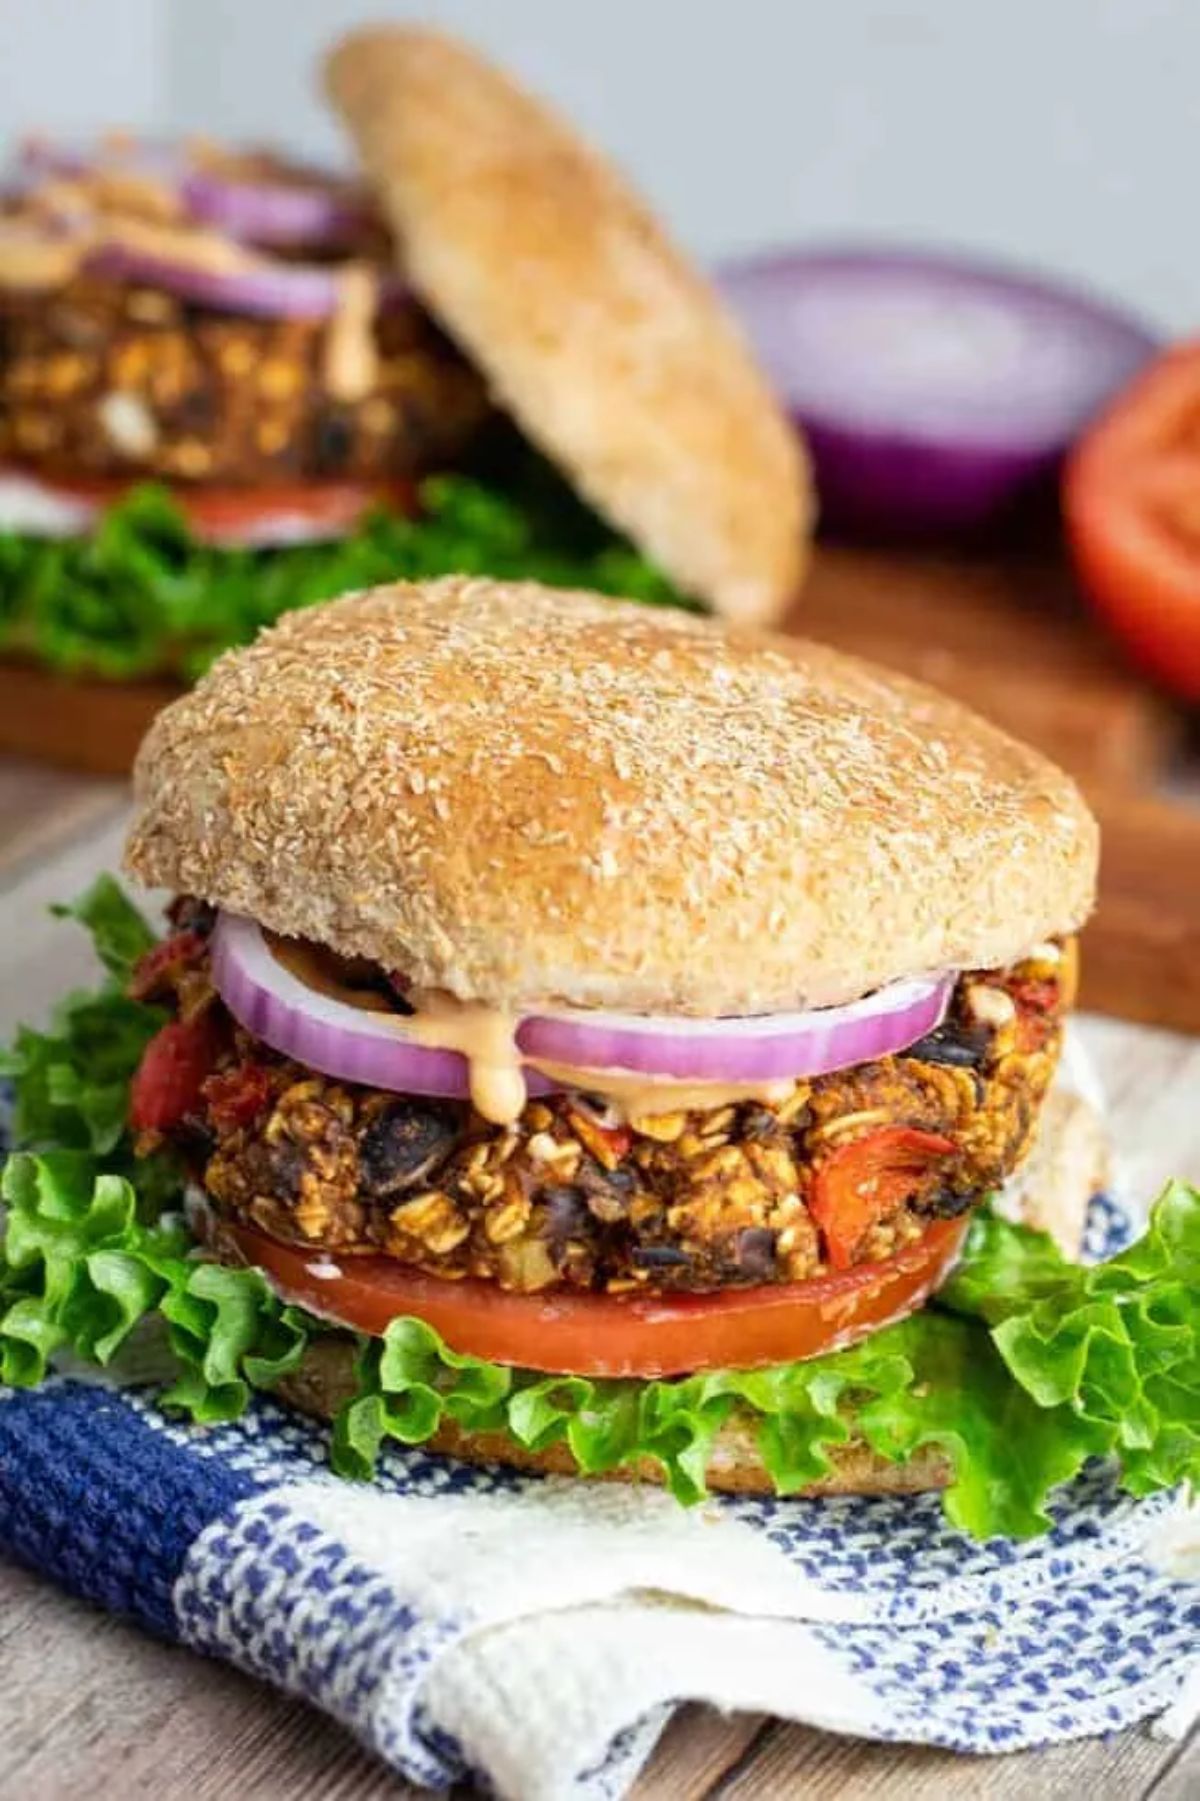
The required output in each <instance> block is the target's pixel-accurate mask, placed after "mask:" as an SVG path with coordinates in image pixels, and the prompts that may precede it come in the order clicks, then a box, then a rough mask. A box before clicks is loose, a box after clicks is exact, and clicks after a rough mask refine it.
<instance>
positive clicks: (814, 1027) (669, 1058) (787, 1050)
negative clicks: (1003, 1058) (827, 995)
mask: <svg viewBox="0 0 1200 1801" xmlns="http://www.w3.org/2000/svg"><path fill="white" fill-rule="evenodd" d="M953 986H954V983H953V979H952V978H951V977H949V976H941V977H931V978H930V979H928V980H925V981H911V982H893V983H891V984H890V986H889V987H887V988H881V989H880V990H879V991H878V992H877V993H875V994H869V995H866V996H864V997H863V999H862V1000H857V1001H851V1002H849V1003H848V1004H847V1005H846V1006H843V1007H815V1008H812V1009H810V1010H809V1011H807V1012H803V1013H776V1014H760V1015H757V1016H752V1017H749V1018H742V1019H672V1018H666V1017H664V1018H657V1019H648V1018H642V1017H640V1016H639V1015H637V1014H634V1013H599V1012H595V1013H593V1012H586V1013H583V1012H581V1013H566V1012H563V1013H541V1014H537V1015H535V1016H532V1017H530V1018H528V1019H525V1020H523V1021H522V1022H521V1025H520V1028H519V1030H518V1032H517V1043H518V1045H519V1046H520V1048H521V1050H522V1051H523V1052H524V1054H525V1056H526V1057H528V1058H530V1059H531V1060H532V1061H534V1062H545V1063H566V1064H570V1065H572V1066H573V1067H575V1068H584V1069H601V1070H621V1071H623V1072H624V1071H628V1072H629V1073H631V1074H635V1075H645V1076H655V1077H661V1078H663V1079H664V1080H667V1081H685V1082H773V1081H784V1080H788V1079H790V1078H793V1077H797V1076H801V1077H808V1076H824V1075H828V1074H829V1072H830V1071H831V1070H835V1069H848V1068H850V1067H851V1066H852V1065H853V1064H856V1063H869V1062H870V1061H871V1059H872V1058H874V1057H885V1056H888V1055H889V1054H890V1053H892V1052H894V1051H900V1050H903V1049H904V1048H905V1046H906V1045H909V1044H915V1043H916V1041H917V1039H918V1038H923V1037H924V1036H925V1034H926V1033H927V1032H931V1031H933V1029H934V1027H935V1026H938V1025H940V1024H941V1021H942V1018H943V1016H944V1015H945V1011H946V1006H947V1003H948V1002H949V999H950V993H951V990H952V988H953Z"/></svg>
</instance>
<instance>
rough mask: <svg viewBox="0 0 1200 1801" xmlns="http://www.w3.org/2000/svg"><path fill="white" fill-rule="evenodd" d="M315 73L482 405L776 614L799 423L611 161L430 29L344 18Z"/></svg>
mask: <svg viewBox="0 0 1200 1801" xmlns="http://www.w3.org/2000/svg"><path fill="white" fill-rule="evenodd" d="M326 81H327V86H328V89H329V93H330V95H331V96H332V99H333V101H334V103H335V105H336V106H337V108H338V110H339V112H340V113H341V116H342V118H343V119H344V121H345V123H346V125H347V127H348V128H349V131H350V134H351V136H352V137H353V139H354V141H355V144H356V146H357V149H358V152H359V155H360V157H361V159H362V162H363V163H364V165H365V167H366V171H367V175H368V178H369V179H370V180H371V182H372V184H373V185H374V186H375V188H376V189H377V191H378V193H379V195H380V197H381V199H382V201H383V204H384V206H385V208H386V210H387V212H388V214H389V216H390V221H391V224H392V227H393V229H394V231H395V233H396V236H397V240H398V243H399V246H400V253H401V256H402V258H403V266H404V269H405V272H406V275H407V277H408V279H409V281H410V282H411V284H412V286H413V288H414V289H415V291H416V293H417V294H418V296H419V298H420V299H421V301H422V302H423V304H424V305H425V306H426V308H427V309H428V311H429V312H430V313H431V314H432V315H433V316H434V318H435V319H437V320H438V322H439V323H440V324H441V325H443V326H444V327H445V329H446V330H447V331H448V332H449V334H450V336H451V337H453V338H454V339H455V340H456V341H457V343H458V344H459V346H460V348H461V349H462V350H463V351H464V352H465V353H466V354H467V356H468V357H469V358H470V360H471V361H472V362H473V363H475V365H476V366H477V367H478V368H479V369H480V370H481V371H482V372H483V373H484V375H485V376H486V377H487V379H488V382H489V383H490V385H491V387H492V389H493V391H494V394H495V396H496V398H497V400H498V401H499V403H500V405H501V406H502V407H503V408H504V409H505V410H506V411H507V412H508V413H509V414H511V416H512V417H513V418H514V419H515V420H516V421H517V423H518V424H519V425H520V426H521V428H522V430H523V431H524V432H525V434H526V436H527V437H528V438H529V439H530V440H531V441H532V442H533V443H534V444H536V445H537V446H538V447H539V449H541V450H542V451H544V452H545V453H546V455H548V456H549V457H550V458H551V459H552V460H554V461H555V462H556V463H558V464H559V465H560V466H561V467H562V468H563V470H564V471H565V473H566V474H567V475H568V476H569V477H570V478H571V480H572V481H573V482H574V484H575V486H576V487H577V489H578V490H579V492H580V493H581V494H583V495H584V496H585V497H586V498H587V499H588V500H589V501H590V502H591V503H592V505H593V506H594V507H595V508H596V510H597V511H598V512H599V513H601V514H602V515H603V516H604V517H605V518H606V519H608V520H609V521H610V522H611V523H612V524H613V525H614V526H617V527H618V528H620V529H621V530H622V531H624V532H626V533H627V534H628V535H629V536H630V537H631V538H632V539H633V540H634V541H635V542H636V543H637V544H638V545H639V547H640V548H641V549H642V550H643V551H644V552H645V553H646V554H647V555H648V556H649V557H650V558H651V559H653V560H654V561H655V562H657V563H658V564H659V566H660V567H661V568H662V569H664V570H665V571H666V572H667V573H668V574H669V575H670V576H671V578H672V579H673V580H674V581H675V582H676V583H677V584H678V585H679V586H680V587H681V588H683V589H684V590H685V591H686V592H687V593H690V594H693V595H695V596H697V597H698V598H700V599H702V600H705V601H708V602H709V603H711V605H713V606H714V607H715V608H716V609H717V611H718V612H720V613H723V614H726V615H727V616H728V617H730V618H735V619H740V620H752V621H756V622H769V621H771V620H774V619H777V618H778V617H779V616H780V614H781V613H782V612H783V610H784V608H785V606H786V605H787V603H788V601H789V600H790V598H791V597H792V595H793V594H794V593H795V591H796V589H797V587H798V586H799V582H800V578H801V575H802V573H803V569H804V566H805V563H806V562H807V556H808V543H809V539H810V536H811V529H812V520H813V501H812V492H811V487H810V483H809V476H808V468H807V463H806V460H805V458H804V455H803V452H802V450H801V446H800V442H799V439H798V437H797V435H796V433H795V431H794V429H793V428H792V426H790V425H789V424H788V422H787V421H786V420H785V418H784V416H783V414H782V412H781V410H780V408H779V406H778V405H777V404H776V402H775V400H774V399H773V397H772V395H771V393H770V391H769V389H768V387H767V384H766V381H765V379H764V378H763V376H762V374H761V373H760V371H759V370H758V368H757V366H756V365H755V363H754V361H753V359H752V357H751V354H750V352H749V350H748V348H747V346H746V344H745V343H744V341H743V340H742V338H741V336H740V334H739V332H738V330H737V328H736V326H735V325H734V323H733V321H732V320H731V318H730V317H729V316H728V314H727V313H726V311H725V310H724V307H723V306H722V304H721V302H720V301H719V300H718V298H717V296H716V294H715V293H714V292H713V291H712V289H711V288H710V287H709V285H708V283H707V282H706V281H705V280H704V279H703V278H702V277H701V276H700V274H699V273H698V271H697V270H696V269H694V268H693V267H692V266H691V264H690V263H689V262H688V261H687V259H686V258H685V257H683V256H682V255H681V254H680V252H679V251H678V249H677V248H676V247H675V246H674V245H673V244H672V243H671V242H670V240H669V239H668V238H667V236H666V235H665V234H664V232H663V231H662V229H661V228H660V226H659V225H658V223H657V222H656V220H655V219H654V218H653V217H652V216H651V214H650V213H649V212H648V210H647V209H646V207H645V206H644V205H643V203H642V202H641V200H640V199H639V198H638V197H637V196H636V195H635V194H634V193H633V192H632V191H631V190H630V189H629V187H628V186H627V185H626V183H625V181H624V180H623V179H622V177H621V176H620V175H619V174H618V172H617V171H616V170H615V169H614V168H612V167H611V166H610V165H609V163H608V162H607V161H606V160H605V159H604V158H603V157H601V156H599V155H598V154H597V153H596V152H595V151H594V150H593V149H592V148H591V147H590V146H589V145H588V144H586V143H585V142H584V141H582V140H581V139H580V137H579V136H578V135H577V133H576V132H575V130H574V129H573V127H572V126H571V125H570V124H569V123H568V122H567V121H566V120H565V119H563V118H560V117H559V116H558V114H557V113H555V112H553V111H552V110H551V109H550V108H549V107H547V106H545V105H544V104H543V103H542V102H541V101H540V100H537V99H535V98H534V97H533V96H532V95H530V94H528V93H526V92H525V91H524V89H522V88H521V87H519V86H518V85H517V84H516V83H515V82H513V81H512V80H511V79H510V78H509V77H508V76H507V75H505V74H503V73H501V71H500V70H499V69H496V68H494V67H493V66H492V64H490V63H489V62H487V61H486V60H485V59H484V58H483V57H481V56H479V55H478V54H477V53H476V52H475V51H474V50H472V49H470V48H468V47H467V46H466V45H464V44H461V43H459V42H456V41H455V40H454V39H452V38H448V37H444V36H442V35H441V34H440V33H438V32H435V31H430V30H424V29H421V28H419V27H403V26H390V27H389V26H381V27H378V28H372V29H367V30H363V31H358V32H355V33H354V34H353V35H351V36H350V37H347V38H345V39H344V40H343V41H342V42H341V43H340V44H339V45H338V46H337V47H336V48H335V50H334V51H333V52H332V54H331V55H330V56H329V58H328V61H327V64H326Z"/></svg>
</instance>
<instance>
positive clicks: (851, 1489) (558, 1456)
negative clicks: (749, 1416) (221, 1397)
mask: <svg viewBox="0 0 1200 1801" xmlns="http://www.w3.org/2000/svg"><path fill="white" fill-rule="evenodd" d="M353 1362H354V1351H353V1347H352V1345H351V1344H350V1342H349V1341H348V1340H346V1341H339V1340H337V1339H328V1340H326V1341H324V1342H323V1343H317V1344H314V1345H310V1347H309V1349H308V1351H307V1352H306V1354H305V1357H304V1361H303V1362H302V1363H301V1364H300V1367H299V1368H298V1369H295V1370H293V1371H291V1373H290V1374H289V1375H287V1376H284V1377H282V1378H281V1379H280V1381H279V1382H278V1383H276V1385H275V1393H276V1394H277V1395H278V1396H279V1398H280V1400H282V1401H286V1402H287V1404H288V1405H289V1406H290V1407H295V1408H297V1409H298V1410H299V1411H300V1412H302V1413H308V1414H311V1415H313V1416H314V1417H315V1418H317V1419H331V1418H332V1417H333V1415H334V1414H335V1413H336V1412H337V1411H338V1409H339V1408H340V1407H341V1406H342V1404H343V1402H345V1401H347V1400H349V1398H350V1397H351V1395H352V1394H353V1393H354V1372H353ZM421 1449H422V1450H424V1451H433V1452H436V1453H438V1454H440V1455H442V1456H446V1457H457V1458H459V1459H460V1460H461V1461H463V1462H464V1463H477V1464H489V1465H491V1466H493V1467H495V1466H497V1465H499V1466H501V1467H504V1468H507V1469H514V1470H524V1471H528V1472H529V1473H531V1474H539V1475H546V1476H551V1475H552V1476H580V1475H582V1472H581V1471H580V1469H579V1467H578V1465H577V1464H576V1462H575V1459H574V1457H573V1456H572V1455H571V1451H570V1448H569V1446H568V1445H566V1444H565V1443H563V1442H562V1441H561V1440H560V1441H559V1442H558V1443H556V1444H552V1445H549V1446H547V1448H546V1449H545V1450H544V1451H530V1450H527V1449H526V1448H525V1446H524V1445H522V1444H519V1443H518V1442H517V1440H516V1439H515V1438H510V1437H509V1435H508V1433H507V1432H467V1431H464V1429H463V1428H462V1427H461V1426H459V1425H456V1424H455V1422H454V1421H452V1420H444V1421H443V1422H442V1424H441V1425H440V1426H439V1427H438V1430H437V1431H436V1432H435V1433H434V1435H433V1437H432V1438H430V1439H428V1440H427V1441H426V1443H425V1444H423V1445H422V1446H421ZM831 1459H832V1463H833V1468H832V1469H831V1470H830V1472H829V1474H828V1475H827V1476H823V1477H822V1478H821V1480H820V1481H819V1482H814V1483H812V1484H811V1485H809V1486H808V1487H806V1488H801V1489H796V1490H794V1491H793V1492H794V1493H795V1494H796V1495H798V1496H815V1495H919V1494H926V1493H928V1492H929V1491H930V1490H932V1489H939V1488H945V1486H946V1484H947V1483H948V1482H949V1480H950V1473H951V1472H950V1465H949V1462H948V1461H947V1459H946V1458H945V1456H944V1455H943V1454H942V1452H941V1451H938V1450H936V1449H934V1448H932V1447H929V1446H923V1447H922V1448H921V1449H920V1450H919V1451H917V1453H916V1455H915V1456H913V1457H912V1458H910V1460H909V1461H908V1462H907V1463H888V1462H886V1461H885V1460H884V1459H883V1458H882V1457H878V1456H876V1454H875V1452H874V1451H872V1450H871V1449H870V1447H869V1446H868V1445H865V1444H863V1443H862V1442H861V1440H860V1441H858V1442H855V1443H852V1444H848V1445H842V1446H840V1447H838V1448H836V1449H835V1450H834V1451H832V1452H831ZM588 1480H590V1481H601V1482H653V1483H657V1484H659V1485H660V1486H661V1485H662V1481H663V1473H662V1470H661V1469H660V1467H659V1465H658V1464H657V1463H656V1462H655V1461H654V1460H653V1458H649V1457H644V1458H642V1459H640V1460H639V1462H637V1463H636V1464H630V1465H628V1466H627V1467H625V1468H622V1469H618V1470H607V1471H605V1473H604V1474H603V1475H602V1476H592V1477H589V1478H588ZM706 1480H707V1482H708V1486H709V1488H710V1489H712V1491H713V1492H714V1494H730V1495H774V1494H775V1493H776V1489H775V1484H774V1482H773V1481H772V1480H771V1477H770V1475H769V1474H768V1472H767V1470H766V1468H765V1466H764V1464H763V1461H762V1457H761V1456H760V1454H759V1450H758V1446H757V1444H756V1443H755V1438H754V1433H753V1431H752V1429H751V1427H750V1425H749V1423H748V1422H747V1421H746V1420H745V1419H740V1418H738V1417H737V1416H736V1415H735V1416H734V1417H733V1418H732V1419H730V1420H728V1421H726V1423H725V1425H724V1426H722V1428H721V1430H720V1431H719V1432H718V1434H717V1436H716V1438H715V1439H714V1440H713V1445H712V1449H711V1451H710V1453H709V1459H708V1467H707V1470H706Z"/></svg>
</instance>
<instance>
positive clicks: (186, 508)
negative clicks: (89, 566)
mask: <svg viewBox="0 0 1200 1801" xmlns="http://www.w3.org/2000/svg"><path fill="white" fill-rule="evenodd" d="M19 473H20V474H21V475H22V477H23V478H24V479H25V480H26V481H32V482H33V483H34V484H35V485H36V486H37V487H39V488H41V489H43V490H44V491H45V492H46V493H47V494H48V495H51V496H61V497H62V498H63V499H65V500H68V501H71V502H74V503H76V504H77V505H80V506H82V507H85V508H90V509H92V511H93V512H94V513H95V515H97V516H98V515H99V514H100V513H102V512H104V510H105V509H106V508H107V507H110V506H113V505H114V504H115V503H116V502H117V501H118V500H120V499H121V497H122V496H123V495H125V494H127V493H128V492H129V489H130V486H131V484H130V483H129V482H127V481H120V480H117V479H116V478H111V479H100V478H96V479H79V480H76V479H74V478H72V477H68V476H58V475H54V476H42V475H41V474H36V475H35V474H33V473H32V472H31V471H29V470H21V471H20V472H19ZM161 485H162V486H165V487H167V488H168V489H169V490H170V493H171V497H172V499H173V500H174V501H175V503H176V505H177V506H178V507H179V508H180V510H181V511H182V513H183V515H184V517H185V519H186V520H187V522H188V525H189V526H190V527H191V530H192V532H193V533H194V534H195V536H196V537H197V538H199V539H201V540H202V541H203V542H204V543H206V544H217V545H221V544H224V545H238V544H246V545H255V544H261V545H263V546H264V547H266V546H269V545H271V544H286V543H289V542H292V543H298V542H304V541H305V540H310V539H318V538H336V537H340V536H341V535H343V534H344V533H346V532H349V531H351V530H352V529H353V528H354V526H355V525H357V523H358V521H359V520H360V519H361V518H362V516H363V514H364V513H366V512H368V511H369V510H370V509H371V508H372V507H375V506H386V507H390V508H391V509H392V511H393V512H398V513H405V514H408V515H411V514H413V513H415V512H416V510H417V498H416V488H415V486H414V484H413V483H412V482H409V481H404V480H402V479H401V478H399V477H397V478H395V479H394V480H390V481H387V482H355V481H312V482H290V483H281V484H272V485H270V486H268V487H254V488H224V487H189V486H184V485H176V484H173V483H170V482H166V483H163V484H161Z"/></svg>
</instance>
